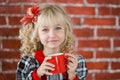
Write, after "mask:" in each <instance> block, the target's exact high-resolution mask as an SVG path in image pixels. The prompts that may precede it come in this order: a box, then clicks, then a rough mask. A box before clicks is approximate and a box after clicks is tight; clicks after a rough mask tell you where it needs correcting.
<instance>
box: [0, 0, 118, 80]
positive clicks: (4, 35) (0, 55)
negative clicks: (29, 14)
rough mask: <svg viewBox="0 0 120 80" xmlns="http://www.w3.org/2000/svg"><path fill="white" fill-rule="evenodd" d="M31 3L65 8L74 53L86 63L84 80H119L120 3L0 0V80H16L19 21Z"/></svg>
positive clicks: (74, 0) (70, 0)
mask: <svg viewBox="0 0 120 80" xmlns="http://www.w3.org/2000/svg"><path fill="white" fill-rule="evenodd" d="M34 2H37V3H39V4H42V3H54V2H58V3H61V5H62V6H65V7H66V9H67V11H68V12H69V13H70V17H71V18H72V20H73V22H74V24H75V26H74V33H75V35H76V36H77V38H76V50H77V52H78V53H79V54H82V55H83V56H84V57H85V59H86V61H87V66H88V69H89V74H88V76H87V80H110V79H120V0H0V80H15V70H16V65H17V62H18V60H19V58H20V53H19V47H20V45H21V44H20V41H19V40H18V37H17V36H18V34H19V32H18V31H19V27H20V23H19V20H20V19H21V18H22V17H23V15H24V13H25V10H26V8H27V7H28V6H31V5H32V4H34Z"/></svg>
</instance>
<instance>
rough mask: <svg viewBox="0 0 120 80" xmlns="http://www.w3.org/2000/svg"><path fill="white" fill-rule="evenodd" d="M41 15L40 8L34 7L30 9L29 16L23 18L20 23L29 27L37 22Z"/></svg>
mask: <svg viewBox="0 0 120 80" xmlns="http://www.w3.org/2000/svg"><path fill="white" fill-rule="evenodd" d="M39 14H40V10H39V6H37V5H34V6H32V7H31V8H28V10H27V15H26V16H25V17H23V18H22V19H21V20H20V22H22V23H23V24H24V25H27V24H28V23H30V22H33V23H34V22H36V20H37V17H38V15H39Z"/></svg>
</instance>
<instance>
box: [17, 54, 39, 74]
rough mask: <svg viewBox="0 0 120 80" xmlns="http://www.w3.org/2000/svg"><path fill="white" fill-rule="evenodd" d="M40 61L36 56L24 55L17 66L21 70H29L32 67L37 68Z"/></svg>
mask: <svg viewBox="0 0 120 80" xmlns="http://www.w3.org/2000/svg"><path fill="white" fill-rule="evenodd" d="M38 66H39V63H38V62H37V60H36V59H35V57H34V56H26V55H25V56H22V57H21V59H20V60H19V62H18V65H17V68H18V70H20V71H23V72H28V71H29V70H30V69H33V68H37V67H38Z"/></svg>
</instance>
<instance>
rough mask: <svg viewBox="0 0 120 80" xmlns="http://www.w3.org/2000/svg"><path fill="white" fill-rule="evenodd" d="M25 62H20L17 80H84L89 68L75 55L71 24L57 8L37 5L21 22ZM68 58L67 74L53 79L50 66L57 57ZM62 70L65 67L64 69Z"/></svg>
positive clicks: (52, 66) (62, 11) (52, 65)
mask: <svg viewBox="0 0 120 80" xmlns="http://www.w3.org/2000/svg"><path fill="white" fill-rule="evenodd" d="M21 22H23V24H24V26H23V27H22V28H21V29H20V35H19V37H20V39H21V43H22V47H21V49H20V50H21V53H22V58H21V59H20V61H19V62H18V66H17V74H16V75H17V76H16V80H84V79H85V77H86V75H87V68H86V63H85V60H84V58H83V57H82V56H81V55H77V54H76V53H75V51H74V36H73V33H72V28H71V27H72V24H71V21H70V19H69V17H68V16H67V13H66V12H65V10H64V9H63V8H62V7H60V6H58V5H49V4H47V5H43V6H42V7H40V8H39V7H38V6H37V5H34V6H33V7H31V8H29V9H28V11H27V15H26V16H25V17H24V18H22V19H21ZM60 52H62V53H64V54H65V55H66V56H67V62H68V63H67V64H66V65H67V70H66V72H64V73H59V74H56V75H53V74H52V73H50V72H49V70H54V67H55V65H54V64H52V63H50V62H48V60H49V59H51V57H49V56H48V55H50V54H54V53H60ZM61 66H62V65H61Z"/></svg>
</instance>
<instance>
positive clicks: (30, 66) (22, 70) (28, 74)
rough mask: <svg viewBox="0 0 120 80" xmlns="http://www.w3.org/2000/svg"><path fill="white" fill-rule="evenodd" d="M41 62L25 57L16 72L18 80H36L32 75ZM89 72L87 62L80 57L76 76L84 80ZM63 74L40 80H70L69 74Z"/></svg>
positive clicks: (32, 57)
mask: <svg viewBox="0 0 120 80" xmlns="http://www.w3.org/2000/svg"><path fill="white" fill-rule="evenodd" d="M40 54H41V53H40ZM42 54H43V53H42ZM42 58H43V57H42ZM43 60H44V58H43ZM43 60H41V61H43ZM41 61H40V59H39V60H38V59H36V57H34V56H23V57H22V58H21V59H20V61H19V62H18V66H17V72H16V80H34V78H33V76H32V74H33V73H34V72H35V70H36V69H37V68H38V67H39V66H40V64H41V63H40V62H41ZM87 72H88V71H87V68H86V63H85V60H84V58H83V57H82V56H79V57H78V66H77V69H76V74H77V77H78V78H79V80H84V79H85V77H86V75H87ZM63 74H64V75H63ZM63 74H57V75H52V76H47V78H45V77H46V75H44V76H43V77H42V78H41V79H39V80H68V79H67V75H68V74H67V72H65V73H63Z"/></svg>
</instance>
